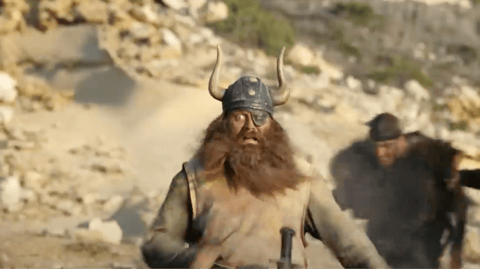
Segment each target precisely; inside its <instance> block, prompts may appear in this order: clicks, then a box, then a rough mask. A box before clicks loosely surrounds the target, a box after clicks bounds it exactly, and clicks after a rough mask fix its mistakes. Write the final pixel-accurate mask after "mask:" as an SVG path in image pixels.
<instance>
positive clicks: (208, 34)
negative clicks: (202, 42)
mask: <svg viewBox="0 0 480 269" xmlns="http://www.w3.org/2000/svg"><path fill="white" fill-rule="evenodd" d="M198 33H199V34H200V35H202V36H203V38H205V39H207V40H209V39H212V38H214V37H215V33H214V32H213V30H212V29H210V28H207V27H202V28H200V30H199V31H198Z"/></svg>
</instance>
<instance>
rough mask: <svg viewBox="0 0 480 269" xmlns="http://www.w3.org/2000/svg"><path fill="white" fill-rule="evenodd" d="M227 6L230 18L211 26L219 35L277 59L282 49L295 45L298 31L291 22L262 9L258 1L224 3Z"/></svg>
mask: <svg viewBox="0 0 480 269" xmlns="http://www.w3.org/2000/svg"><path fill="white" fill-rule="evenodd" d="M223 2H225V3H226V4H227V6H228V10H229V15H228V18H227V19H226V20H224V21H221V22H216V23H212V24H209V25H208V26H209V27H211V28H213V30H214V31H216V32H217V33H219V34H222V35H224V36H225V37H226V38H227V39H229V40H230V41H232V42H234V43H237V44H241V45H243V46H249V47H258V48H261V49H264V50H265V52H266V53H267V54H268V55H272V56H276V55H277V54H278V53H279V52H280V50H281V49H282V47H283V46H285V47H286V48H287V49H288V48H290V47H292V46H293V44H294V42H295V30H294V28H293V26H292V25H291V23H290V21H288V20H287V19H284V18H278V17H276V16H274V15H273V13H271V12H268V11H266V10H264V9H262V7H261V6H260V4H259V2H258V0H223Z"/></svg>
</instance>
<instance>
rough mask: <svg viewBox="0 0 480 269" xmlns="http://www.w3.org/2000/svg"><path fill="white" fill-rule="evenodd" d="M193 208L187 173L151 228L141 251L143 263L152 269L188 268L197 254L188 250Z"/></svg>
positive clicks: (172, 187) (174, 182)
mask: <svg viewBox="0 0 480 269" xmlns="http://www.w3.org/2000/svg"><path fill="white" fill-rule="evenodd" d="M190 208H191V205H190V199H189V195H188V183H187V179H186V176H185V174H184V172H183V171H182V172H179V173H178V174H177V175H176V176H175V177H174V178H173V180H172V183H171V184H170V188H169V191H168V193H167V196H166V198H165V201H164V202H163V204H162V206H161V208H160V211H159V212H158V215H157V217H156V218H155V220H154V222H153V224H152V226H151V227H150V228H149V231H148V233H149V238H147V240H148V241H147V242H145V243H144V244H143V246H142V248H141V252H142V255H143V260H144V261H145V263H146V264H147V265H148V266H149V267H151V268H188V267H189V264H190V263H191V261H192V260H193V259H194V257H195V254H196V248H195V246H190V247H188V245H187V241H188V238H191V237H192V232H191V225H189V224H190V220H191V209H190Z"/></svg>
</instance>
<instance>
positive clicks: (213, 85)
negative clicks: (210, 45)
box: [208, 45, 225, 101]
mask: <svg viewBox="0 0 480 269" xmlns="http://www.w3.org/2000/svg"><path fill="white" fill-rule="evenodd" d="M222 60H223V54H222V50H221V49H220V45H217V62H216V63H215V67H214V68H213V71H212V75H211V76H210V81H209V82H208V91H210V95H212V97H213V98H215V99H217V100H218V101H222V98H223V94H224V93H225V89H222V88H221V87H220V86H219V85H218V82H219V78H220V70H221V69H222V64H223V63H222Z"/></svg>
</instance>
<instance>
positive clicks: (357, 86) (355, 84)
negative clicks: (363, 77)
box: [346, 76, 362, 91]
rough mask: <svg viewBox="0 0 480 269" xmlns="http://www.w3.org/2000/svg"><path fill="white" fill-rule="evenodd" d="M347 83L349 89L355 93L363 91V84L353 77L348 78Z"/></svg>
mask: <svg viewBox="0 0 480 269" xmlns="http://www.w3.org/2000/svg"><path fill="white" fill-rule="evenodd" d="M346 83H347V87H348V88H349V89H351V90H354V91H359V90H362V82H361V81H360V80H358V79H356V78H354V77H352V76H348V77H347V80H346Z"/></svg>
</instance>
